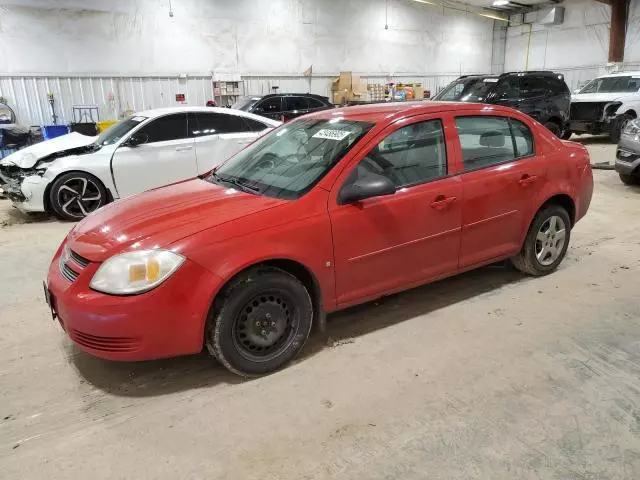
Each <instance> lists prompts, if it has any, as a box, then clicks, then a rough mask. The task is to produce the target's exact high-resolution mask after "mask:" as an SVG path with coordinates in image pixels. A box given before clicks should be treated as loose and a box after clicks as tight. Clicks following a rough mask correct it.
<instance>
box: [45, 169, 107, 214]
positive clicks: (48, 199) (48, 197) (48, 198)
mask: <svg viewBox="0 0 640 480" xmlns="http://www.w3.org/2000/svg"><path fill="white" fill-rule="evenodd" d="M68 173H82V174H83V175H89V176H91V177H93V178H95V179H96V180H97V181H98V182H100V184H101V185H102V186H103V187H104V189H105V191H106V192H107V203H111V202H113V193H111V189H110V188H109V187H107V186H106V185H105V184H104V182H103V181H102V180H101V179H100V178H99V177H98V176H96V175H94V174H93V173H91V172H87V171H86V170H77V169H75V170H64V171H62V172H60V173H58V174H57V175H56V176H55V177H53V178H52V179H51V181H50V182H49V183H47V186H46V187H45V188H44V198H43V199H42V200H43V205H44V209H45V211H46V212H49V213H51V212H52V211H53V210H52V209H51V187H52V186H53V184H54V183H55V182H56V180H58V178H60V177H61V176H62V175H66V174H68Z"/></svg>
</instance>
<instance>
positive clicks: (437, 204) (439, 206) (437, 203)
mask: <svg viewBox="0 0 640 480" xmlns="http://www.w3.org/2000/svg"><path fill="white" fill-rule="evenodd" d="M455 201H456V197H445V196H444V195H438V196H437V197H436V198H435V200H434V201H433V202H431V207H432V208H435V209H436V210H444V209H446V208H447V207H448V206H449V205H451V204H452V203H453V202H455Z"/></svg>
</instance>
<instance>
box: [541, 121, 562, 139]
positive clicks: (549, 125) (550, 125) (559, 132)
mask: <svg viewBox="0 0 640 480" xmlns="http://www.w3.org/2000/svg"><path fill="white" fill-rule="evenodd" d="M544 126H545V127H547V129H548V130H550V131H551V133H553V134H554V135H555V136H556V137H559V136H560V135H562V130H561V129H560V125H558V124H557V123H554V122H547V123H545V124H544Z"/></svg>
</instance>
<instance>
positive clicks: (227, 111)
mask: <svg viewBox="0 0 640 480" xmlns="http://www.w3.org/2000/svg"><path fill="white" fill-rule="evenodd" d="M200 112H201V113H221V114H223V115H236V116H239V117H246V118H251V119H253V120H257V121H259V122H262V123H266V124H267V125H271V126H272V127H277V126H279V125H280V124H281V123H282V122H279V121H277V120H272V119H270V118H266V117H261V116H260V115H255V114H253V113H249V112H244V111H242V110H235V109H232V108H222V107H189V106H178V107H163V108H154V109H151V110H143V111H141V112H136V113H135V114H134V115H133V116H138V117H147V118H156V117H161V116H163V115H169V114H171V113H200Z"/></svg>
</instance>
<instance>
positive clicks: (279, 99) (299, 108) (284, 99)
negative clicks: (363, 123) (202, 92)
mask: <svg viewBox="0 0 640 480" xmlns="http://www.w3.org/2000/svg"><path fill="white" fill-rule="evenodd" d="M231 108H235V109H236V110H243V111H245V112H251V113H255V114H256V115H262V116H263V117H268V118H272V119H274V120H281V121H283V122H286V121H287V120H291V119H292V118H296V117H299V116H300V115H304V114H305V113H311V112H317V111H318V110H326V109H328V108H333V104H331V102H329V99H328V98H327V97H323V96H321V95H314V94H312V93H273V94H270V95H265V96H263V97H261V96H249V97H243V98H241V99H240V100H238V101H237V102H236V103H234V104H233V105H232V106H231Z"/></svg>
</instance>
